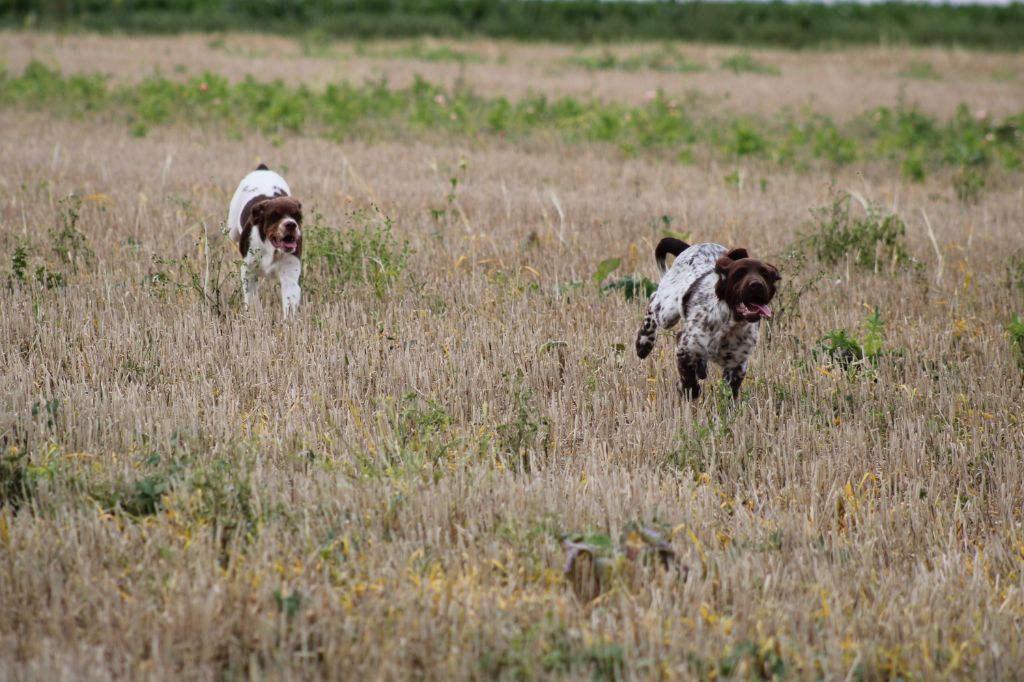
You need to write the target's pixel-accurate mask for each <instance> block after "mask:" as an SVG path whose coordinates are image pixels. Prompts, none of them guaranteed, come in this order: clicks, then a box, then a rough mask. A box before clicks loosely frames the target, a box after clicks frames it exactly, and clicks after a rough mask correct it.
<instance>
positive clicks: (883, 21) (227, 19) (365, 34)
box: [0, 0, 1024, 50]
mask: <svg viewBox="0 0 1024 682" xmlns="http://www.w3.org/2000/svg"><path fill="white" fill-rule="evenodd" d="M0 21H3V23H5V24H6V25H7V26H10V27H29V28H32V27H42V28H84V29H92V30H104V31H119V32H124V31H129V32H143V33H146V32H155V33H173V32H179V31H197V30H198V31H227V30H256V31H266V30H268V27H273V28H272V30H273V32H274V33H286V34H299V33H305V32H309V31H311V30H312V31H314V32H318V33H322V34H324V35H328V36H335V37H357V38H374V37H412V36H427V35H432V36H470V35H477V36H490V37H495V38H514V39H519V40H555V41H588V42H589V41H608V40H666V39H671V40H689V41H703V42H716V43H728V44H737V45H776V46H781V47H790V48H805V47H813V46H823V45H829V46H837V45H865V44H877V43H885V44H910V45H949V46H953V45H955V46H964V47H974V48H984V49H1000V50H1013V49H1020V48H1021V47H1022V46H1024V4H1021V3H1014V4H1011V5H1008V6H1003V7H993V6H980V5H958V6H954V5H930V4H923V3H921V4H917V3H913V4H912V3H903V2H884V3H879V4H858V3H852V2H842V3H838V4H834V5H827V4H816V3H808V2H799V3H783V2H770V3H769V2H730V3H719V2H700V1H698V2H685V3H676V2H625V1H622V0H619V1H611V2H597V1H594V0H586V1H583V0H576V1H573V0H545V1H540V0H498V1H496V2H490V1H488V0H398V1H395V2H387V3H381V2H376V1H375V0H343V1H342V2H338V1H337V0H293V1H291V2H282V1H280V0H259V1H258V2H246V3H237V2H229V1H228V0H121V1H120V2H116V3H108V2H103V3H101V2H95V0H7V1H6V2H5V3H3V5H2V6H0Z"/></svg>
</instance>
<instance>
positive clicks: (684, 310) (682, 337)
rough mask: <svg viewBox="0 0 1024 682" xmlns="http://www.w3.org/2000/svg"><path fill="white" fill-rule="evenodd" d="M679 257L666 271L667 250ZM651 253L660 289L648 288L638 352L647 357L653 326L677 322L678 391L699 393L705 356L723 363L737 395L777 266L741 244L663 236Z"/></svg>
mask: <svg viewBox="0 0 1024 682" xmlns="http://www.w3.org/2000/svg"><path fill="white" fill-rule="evenodd" d="M668 254H672V255H673V256H675V257H676V260H675V262H674V263H673V264H672V268H671V269H670V270H668V272H666V270H665V256H667V255H668ZM654 259H655V260H656V261H657V263H658V268H659V269H660V270H661V272H662V273H663V275H664V276H663V277H662V279H661V283H660V284H659V285H658V290H657V291H655V292H654V293H653V294H651V300H650V303H649V304H648V306H647V316H646V317H644V321H643V323H642V324H641V325H640V331H638V332H637V336H636V354H637V355H638V356H639V357H640V358H641V359H643V358H646V357H647V356H648V355H650V353H651V350H652V349H653V348H654V342H655V340H656V338H657V332H658V329H659V328H661V329H669V328H670V327H673V326H675V324H676V323H677V322H679V321H680V320H682V321H683V327H682V331H680V332H679V334H678V336H677V337H676V361H677V363H678V367H679V385H678V386H679V391H680V392H681V393H683V395H685V396H687V397H689V398H691V399H696V398H698V397H699V396H700V384H698V383H697V381H698V379H705V378H707V375H708V364H707V361H708V360H711V361H712V362H714V363H715V364H718V365H720V366H721V367H722V368H723V369H724V373H725V378H726V380H727V381H728V382H729V386H730V387H731V388H732V396H733V398H736V397H737V396H738V395H739V392H740V385H741V384H742V383H743V378H744V377H745V376H746V374H747V361H748V359H749V358H750V355H751V354H752V353H753V352H754V349H755V348H756V347H757V339H758V328H759V327H760V322H761V318H762V317H771V316H772V310H771V308H769V307H768V304H769V303H770V302H771V300H772V298H773V297H774V296H775V284H776V283H777V282H778V281H779V280H780V279H781V277H780V276H779V271H778V270H777V269H775V266H773V265H769V264H768V263H764V262H762V261H759V260H757V259H755V258H749V257H748V256H747V250H746V249H733V250H731V251H729V250H728V249H726V248H725V247H724V246H722V245H721V244H694V245H693V246H690V245H689V244H687V243H686V242H683V241H680V240H678V239H673V238H665V239H662V240H661V242H659V243H658V246H657V247H656V248H655V250H654Z"/></svg>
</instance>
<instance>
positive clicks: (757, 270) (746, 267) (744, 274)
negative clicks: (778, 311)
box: [715, 249, 782, 322]
mask: <svg viewBox="0 0 1024 682" xmlns="http://www.w3.org/2000/svg"><path fill="white" fill-rule="evenodd" d="M715 272H717V273H718V284H717V285H716V287H715V293H717V294H718V298H720V299H722V300H723V301H725V302H726V303H727V304H728V305H729V308H731V309H732V311H733V314H734V315H736V317H739V318H741V319H743V320H745V321H747V322H757V321H758V320H760V319H761V318H762V317H771V316H772V309H771V308H769V307H768V303H770V302H771V300H772V298H774V297H775V284H776V282H778V281H779V280H780V279H782V277H781V276H780V275H779V271H778V270H777V269H776V268H775V266H774V265H769V264H768V263H764V262H762V261H759V260H757V259H756V258H748V257H747V250H746V249H733V250H732V251H730V252H729V253H727V254H725V255H723V256H720V257H719V259H718V260H717V261H716V262H715Z"/></svg>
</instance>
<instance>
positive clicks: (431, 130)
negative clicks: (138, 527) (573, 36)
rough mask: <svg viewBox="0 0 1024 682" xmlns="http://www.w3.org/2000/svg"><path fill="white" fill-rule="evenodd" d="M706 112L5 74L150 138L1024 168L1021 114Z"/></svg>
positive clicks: (350, 89)
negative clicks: (548, 145)
mask: <svg viewBox="0 0 1024 682" xmlns="http://www.w3.org/2000/svg"><path fill="white" fill-rule="evenodd" d="M697 104H699V102H694V101H692V100H690V101H687V100H677V99H675V98H670V97H666V96H665V94H664V93H661V92H659V93H656V95H655V96H654V97H653V98H651V99H650V100H649V101H646V102H645V103H643V104H641V105H639V106H628V105H625V104H622V103H616V102H603V101H600V100H597V99H589V100H588V99H577V98H573V97H559V98H551V97H547V96H544V95H538V94H531V95H527V96H525V97H522V98H521V99H518V100H514V101H513V100H510V99H509V98H507V97H503V96H498V97H484V96H481V95H477V94H475V93H473V92H472V91H470V90H469V89H468V88H465V87H456V88H452V89H448V88H442V87H438V86H436V85H433V84H431V83H429V82H427V81H425V80H424V79H422V78H416V79H415V81H414V83H413V84H412V85H411V86H409V87H407V88H391V87H389V86H388V84H387V83H386V82H385V81H378V82H371V83H367V84H365V85H362V86H353V85H350V84H348V83H331V84H329V85H327V86H326V87H325V89H324V90H323V91H322V92H318V91H313V90H311V89H309V88H307V87H305V86H301V85H300V86H295V87H293V86H288V85H286V84H284V83H283V82H269V83H265V82H260V81H257V80H255V79H253V78H246V79H244V80H242V81H241V82H238V83H230V82H229V81H228V80H227V79H225V78H223V77H220V76H217V75H215V74H211V73H204V74H202V75H199V76H195V77H192V78H190V79H188V80H187V81H185V82H179V81H175V80H170V79H167V78H164V77H162V76H159V75H154V76H152V77H150V78H148V79H146V80H145V81H144V82H142V83H139V84H134V85H114V84H111V83H109V81H108V80H107V79H106V78H104V77H94V76H90V77H82V76H69V77H66V78H65V77H63V76H61V74H60V73H59V72H57V71H55V70H52V69H49V68H47V67H46V66H43V65H41V64H39V63H38V62H33V63H32V64H30V65H29V66H28V67H27V68H26V70H25V71H24V72H23V74H22V75H21V76H10V75H7V74H3V73H0V105H6V106H17V107H29V108H47V109H50V110H52V111H55V112H58V113H62V114H66V115H71V116H81V115H84V114H85V113H88V112H93V111H94V112H106V113H108V114H109V113H114V112H118V113H125V114H127V115H126V116H125V118H126V119H128V120H129V121H130V123H129V127H130V128H132V129H133V130H134V131H135V132H136V133H138V134H145V133H146V131H148V130H149V129H150V128H151V127H152V126H155V125H172V124H176V123H180V124H187V125H190V126H196V125H198V126H206V125H219V126H223V127H225V128H226V129H227V131H228V133H229V134H241V131H243V130H248V129H252V128H256V129H259V130H261V131H263V132H265V133H267V134H270V135H272V136H275V137H277V139H280V137H279V136H281V135H284V134H292V133H303V134H314V135H321V136H323V137H325V138H327V139H331V140H345V139H351V138H355V137H361V138H365V137H370V138H373V137H375V136H382V135H386V136H388V137H393V136H394V135H395V134H396V133H398V132H408V133H414V134H421V135H429V136H434V135H439V134H447V135H454V136H464V137H469V138H473V139H476V138H477V137H479V136H481V135H488V134H489V135H502V136H512V137H528V136H531V135H537V134H540V135H555V136H557V137H559V138H560V139H563V140H565V141H566V142H587V143H591V142H599V143H607V144H613V145H616V146H617V147H618V148H620V149H622V150H623V151H624V152H626V153H638V152H641V151H648V152H664V153H666V154H667V155H668V156H670V157H673V158H679V159H680V161H681V162H687V161H688V160H692V159H693V158H694V147H695V145H700V146H703V147H705V148H708V149H712V150H718V151H719V152H720V153H722V154H725V155H727V156H729V157H738V156H766V155H767V156H770V157H771V158H773V159H775V160H776V161H777V162H779V163H780V164H784V165H794V166H797V167H800V166H801V165H803V164H805V163H806V161H807V160H808V159H810V158H820V159H824V160H828V161H831V162H833V163H836V164H845V163H851V162H853V161H855V160H856V161H861V160H891V161H894V162H896V163H899V164H900V166H901V167H902V168H903V170H904V173H905V174H906V175H907V176H908V177H910V178H912V179H915V180H917V179H923V178H924V177H926V176H927V174H928V173H930V172H931V171H932V170H933V169H935V168H938V167H941V166H952V167H956V168H959V167H962V166H969V167H980V166H987V165H990V164H999V165H1001V166H1002V167H1003V168H1005V169H1007V170H1010V171H1012V170H1014V169H1017V168H1020V167H1022V166H1024V141H1022V139H1021V137H1020V135H1019V134H1018V131H1019V130H1020V129H1021V128H1022V127H1024V114H1018V115H1017V116H1010V117H1007V118H1006V119H1004V121H1002V122H1000V123H997V122H995V121H992V120H989V118H988V117H987V115H986V116H982V115H980V113H983V112H980V113H977V112H976V113H972V112H971V111H970V110H969V109H968V108H967V107H965V106H961V107H959V108H958V109H957V111H956V114H955V116H954V117H953V118H952V119H951V120H949V121H944V120H939V119H937V118H935V117H932V116H928V115H925V114H923V113H921V112H919V111H917V110H916V109H914V108H906V107H903V106H900V107H896V108H887V107H880V108H877V109H873V110H871V111H870V112H867V113H865V114H862V115H860V116H858V117H856V118H855V119H854V120H853V121H852V122H850V123H845V124H842V125H840V124H837V123H835V122H834V121H832V120H831V119H829V118H828V117H825V116H821V115H817V114H813V113H809V112H805V113H803V114H792V113H787V114H784V115H782V117H781V118H780V119H778V120H768V119H760V118H750V117H740V116H732V115H724V116H710V115H702V116H701V117H700V118H699V119H697V118H696V117H695V112H699V111H701V109H700V108H699V107H698V106H696V105H697Z"/></svg>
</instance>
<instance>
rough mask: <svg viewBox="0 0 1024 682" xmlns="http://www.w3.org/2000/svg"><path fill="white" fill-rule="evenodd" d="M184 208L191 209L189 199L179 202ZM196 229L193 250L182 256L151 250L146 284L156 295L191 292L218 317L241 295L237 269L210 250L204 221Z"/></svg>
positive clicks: (195, 298)
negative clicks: (197, 235)
mask: <svg viewBox="0 0 1024 682" xmlns="http://www.w3.org/2000/svg"><path fill="white" fill-rule="evenodd" d="M182 206H183V207H184V209H185V211H186V212H191V211H192V210H193V208H192V204H191V202H188V201H185V202H183V203H182ZM193 226H194V227H195V228H197V229H198V230H199V239H198V240H197V241H196V244H195V249H196V250H195V254H194V255H193V256H191V257H190V256H189V255H188V254H186V255H184V256H182V257H181V258H164V257H162V256H158V255H156V254H153V256H152V261H153V266H154V267H153V268H152V269H150V271H149V273H148V275H147V276H146V280H145V283H146V287H147V289H148V290H149V291H150V293H152V294H154V295H156V296H157V297H159V298H166V297H167V295H168V294H170V293H175V294H177V295H187V296H191V297H192V299H193V300H195V301H197V302H198V303H199V304H200V305H201V306H202V307H204V308H206V309H207V310H210V311H211V312H213V313H214V314H215V315H217V316H218V317H223V316H225V315H227V313H228V311H230V310H234V309H235V308H236V307H237V305H238V302H239V300H240V299H241V287H240V285H239V284H238V276H237V270H236V269H234V268H232V267H229V263H232V262H233V261H228V260H226V259H224V258H222V257H221V256H220V254H218V253H216V252H211V246H210V238H209V236H208V235H207V232H206V225H205V224H204V223H203V221H199V222H196V223H194V224H193Z"/></svg>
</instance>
